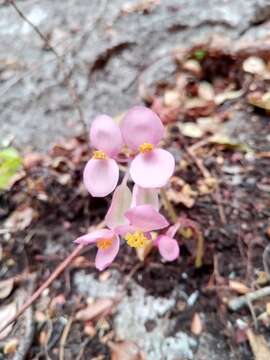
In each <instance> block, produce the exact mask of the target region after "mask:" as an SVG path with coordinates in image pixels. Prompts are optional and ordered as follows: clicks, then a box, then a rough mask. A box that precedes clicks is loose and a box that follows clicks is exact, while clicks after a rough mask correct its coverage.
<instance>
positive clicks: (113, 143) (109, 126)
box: [83, 115, 123, 197]
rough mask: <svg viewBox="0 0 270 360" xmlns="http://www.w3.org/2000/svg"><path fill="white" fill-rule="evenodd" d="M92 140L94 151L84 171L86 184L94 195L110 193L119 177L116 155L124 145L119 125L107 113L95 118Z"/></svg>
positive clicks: (91, 132)
mask: <svg viewBox="0 0 270 360" xmlns="http://www.w3.org/2000/svg"><path fill="white" fill-rule="evenodd" d="M90 142H91V146H92V147H93V148H96V149H98V150H97V151H94V154H93V157H92V159H90V160H89V161H88V162H87V164H86V166H85V168H84V172H83V181H84V185H85V187H86V188H87V190H88V191H89V193H90V194H91V195H92V196H97V197H103V196H106V195H108V194H110V193H111V192H112V191H113V190H114V189H115V187H116V185H117V182H118V179H119V167H118V165H117V163H116V161H115V160H114V157H115V156H116V155H117V154H118V153H119V151H120V150H121V148H122V146H123V140H122V135H121V131H120V128H119V126H118V125H117V124H116V123H115V122H114V120H113V119H112V118H110V117H109V116H107V115H100V116H97V117H96V118H95V120H94V121H93V123H92V126H91V130H90Z"/></svg>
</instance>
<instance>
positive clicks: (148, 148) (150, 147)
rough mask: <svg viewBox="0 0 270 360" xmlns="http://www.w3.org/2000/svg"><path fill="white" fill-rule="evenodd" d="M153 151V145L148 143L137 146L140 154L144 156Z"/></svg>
mask: <svg viewBox="0 0 270 360" xmlns="http://www.w3.org/2000/svg"><path fill="white" fill-rule="evenodd" d="M153 149H154V145H153V144H150V143H143V144H142V145H140V146H139V150H140V152H141V153H143V154H146V153H149V152H151V151H152V150H153Z"/></svg>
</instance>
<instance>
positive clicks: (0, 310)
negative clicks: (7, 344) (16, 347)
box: [0, 302, 17, 340]
mask: <svg viewBox="0 0 270 360" xmlns="http://www.w3.org/2000/svg"><path fill="white" fill-rule="evenodd" d="M16 310H17V306H16V303H15V302H12V303H10V304H8V305H5V306H2V307H0V324H1V327H2V326H5V324H7V323H8V321H9V320H10V319H11V318H12V317H13V316H15V314H16ZM12 328H13V324H11V325H9V326H8V327H7V328H6V329H5V330H4V331H2V332H1V333H0V340H3V339H4V338H5V337H7V336H8V334H9V333H10V332H11V330H12Z"/></svg>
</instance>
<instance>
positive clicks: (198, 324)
mask: <svg viewBox="0 0 270 360" xmlns="http://www.w3.org/2000/svg"><path fill="white" fill-rule="evenodd" d="M202 331H203V323H202V320H201V317H200V315H199V314H198V313H195V314H194V316H193V318H192V322H191V332H192V333H193V334H194V335H200V334H201V333H202Z"/></svg>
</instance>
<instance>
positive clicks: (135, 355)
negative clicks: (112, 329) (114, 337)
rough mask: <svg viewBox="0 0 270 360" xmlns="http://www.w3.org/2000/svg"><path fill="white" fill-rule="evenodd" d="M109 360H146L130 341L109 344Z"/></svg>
mask: <svg viewBox="0 0 270 360" xmlns="http://www.w3.org/2000/svg"><path fill="white" fill-rule="evenodd" d="M110 348H111V350H112V351H111V360H146V358H145V356H144V355H143V354H142V352H141V351H140V349H139V347H138V346H137V345H136V344H134V343H133V342H131V341H123V342H119V343H114V344H110Z"/></svg>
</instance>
